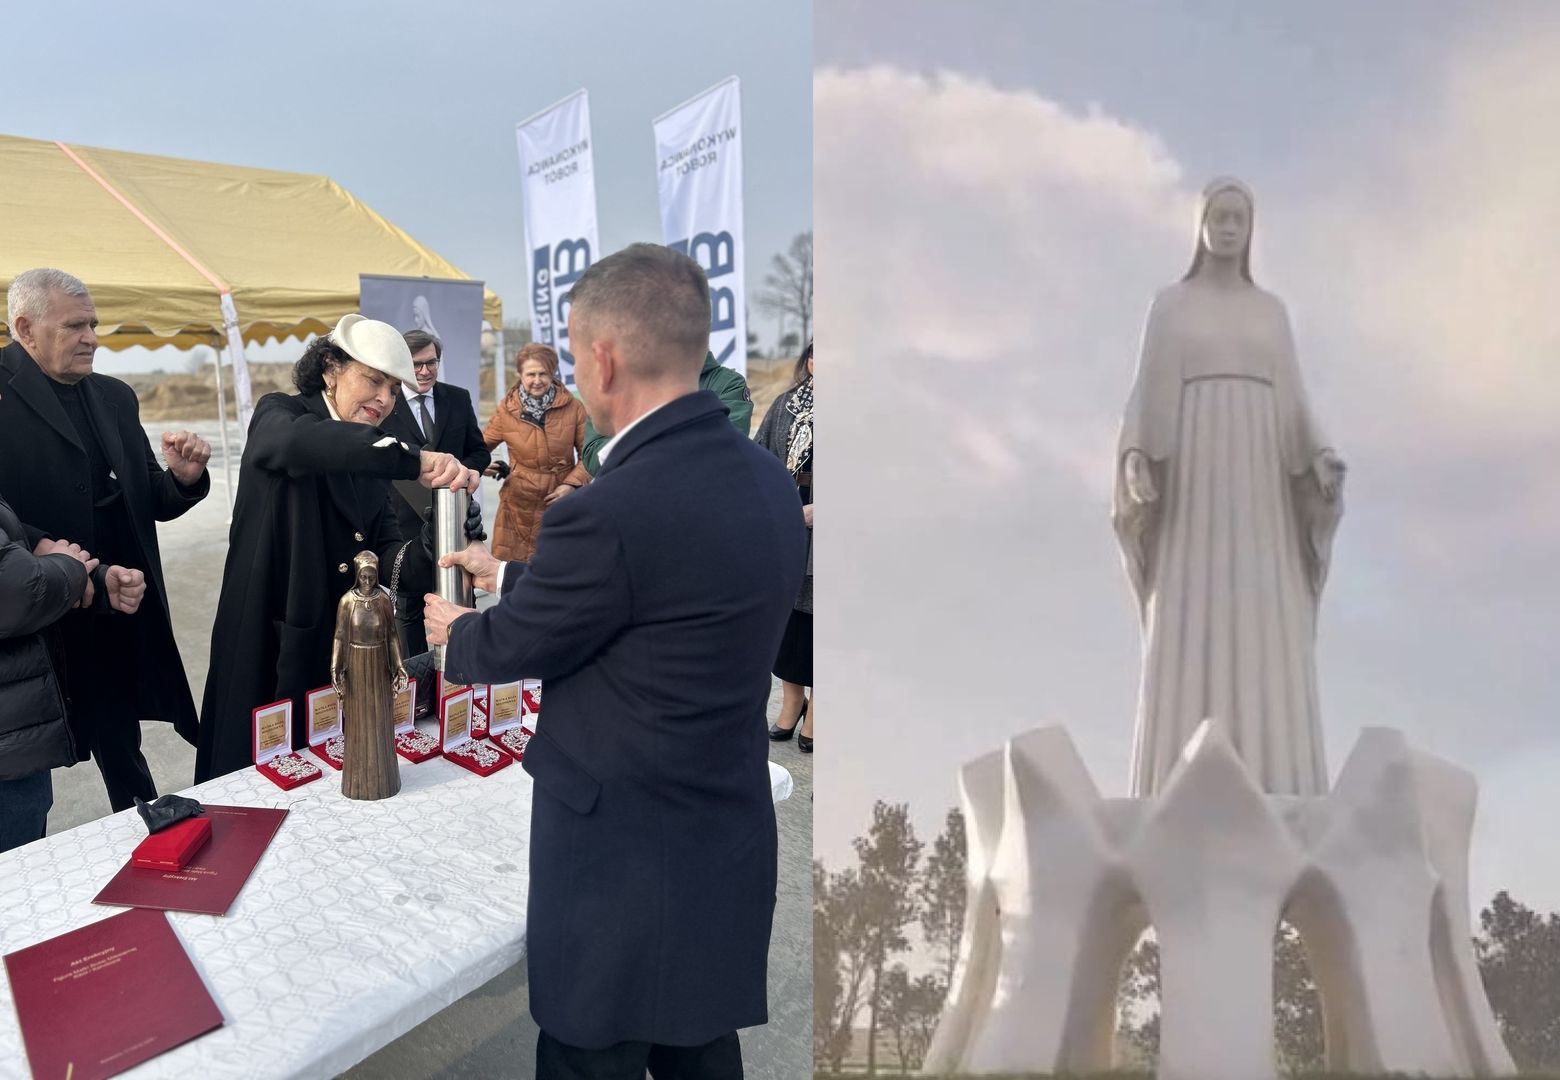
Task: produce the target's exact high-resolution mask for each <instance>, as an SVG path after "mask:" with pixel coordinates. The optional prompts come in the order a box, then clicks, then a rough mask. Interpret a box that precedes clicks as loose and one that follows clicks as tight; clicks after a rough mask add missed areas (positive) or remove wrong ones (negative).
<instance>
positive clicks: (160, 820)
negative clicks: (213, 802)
mask: <svg viewBox="0 0 1560 1080" xmlns="http://www.w3.org/2000/svg"><path fill="white" fill-rule="evenodd" d="M135 808H136V810H137V811H138V812H139V813H140V815H141V820H142V821H144V822H146V831H147V832H149V833H154V832H158V831H159V830H162V829H166V828H167V827H168V826H169V825H172V824H174V823H176V822H180V821H183V820H184V819H185V818H187V817H194V816H195V815H196V814H203V813H205V812H206V808H205V807H203V806H201V804H200V803H198V802H196V801H195V800H194V799H186V798H184V797H183V796H180V795H164V796H163V797H162V798H160V799H158V800H157V801H156V802H151V803H149V802H146V801H145V800H143V799H142V798H141V797H140V796H139V795H138V796H136V800H135Z"/></svg>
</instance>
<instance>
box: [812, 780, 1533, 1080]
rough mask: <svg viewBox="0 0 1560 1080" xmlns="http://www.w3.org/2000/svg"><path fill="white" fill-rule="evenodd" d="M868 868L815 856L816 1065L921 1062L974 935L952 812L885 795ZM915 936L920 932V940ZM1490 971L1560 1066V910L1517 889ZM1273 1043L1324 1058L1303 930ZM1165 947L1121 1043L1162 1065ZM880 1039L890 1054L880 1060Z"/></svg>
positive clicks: (1307, 1059) (1130, 965)
mask: <svg viewBox="0 0 1560 1080" xmlns="http://www.w3.org/2000/svg"><path fill="white" fill-rule="evenodd" d="M851 846H852V848H853V849H854V851H855V855H856V864H855V865H854V866H850V867H847V868H845V869H843V870H837V871H830V870H829V869H828V868H827V867H826V866H825V865H824V863H823V861H822V860H814V862H813V1061H814V1065H815V1067H816V1068H817V1069H818V1070H819V1071H827V1072H836V1073H837V1072H840V1071H841V1070H842V1069H843V1068H844V1067H845V1065H846V1063H847V1061H850V1062H851V1063H852V1064H856V1063H857V1062H856V1061H855V1059H854V1058H853V1050H854V1047H855V1042H856V1037H857V1035H856V1033H857V1032H858V1031H863V1033H864V1039H865V1046H864V1048H863V1057H864V1064H865V1069H866V1072H867V1074H868V1075H876V1074H877V1073H878V1072H879V1071H886V1070H891V1071H893V1072H898V1073H906V1072H909V1071H911V1070H914V1069H919V1068H920V1066H921V1062H922V1060H923V1059H924V1058H925V1055H926V1050H927V1047H928V1046H929V1045H930V1043H931V1040H932V1035H933V1034H934V1033H935V1032H936V1030H937V1021H938V1019H939V1017H940V1014H941V1012H942V1006H943V1001H944V999H945V998H946V997H947V994H948V987H949V985H950V983H951V982H952V980H953V975H954V968H955V965H956V963H957V960H958V955H959V943H960V939H961V937H962V935H963V932H964V909H965V903H966V885H965V824H964V816H963V814H962V813H961V812H960V811H959V810H957V809H954V810H950V811H949V812H948V814H947V817H946V818H945V819H944V823H943V828H942V831H941V832H940V833H939V834H938V835H937V836H936V837H935V838H934V839H933V841H932V843H931V847H930V849H928V848H927V845H926V844H925V843H924V842H923V841H921V840H920V839H918V838H917V837H916V835H915V829H914V827H913V826H912V824H911V822H910V808H909V807H908V805H906V804H903V803H899V804H889V803H885V802H881V801H880V802H878V803H876V804H875V805H874V806H873V808H872V821H871V824H870V826H869V827H868V829H867V831H866V834H865V835H863V836H858V837H857V838H856V839H855V840H853V841H852V842H851ZM913 939H914V940H913ZM1473 945H1474V954H1475V956H1476V958H1477V960H1478V964H1479V972H1480V974H1481V975H1482V976H1483V979H1484V987H1485V991H1486V993H1487V994H1488V995H1489V999H1490V1005H1491V1008H1492V1009H1493V1010H1494V1013H1495V1018H1496V1021H1497V1022H1498V1023H1499V1025H1500V1030H1501V1035H1502V1036H1503V1037H1504V1038H1505V1040H1506V1046H1507V1048H1508V1049H1509V1050H1510V1051H1511V1055H1512V1057H1513V1058H1514V1059H1515V1061H1516V1063H1517V1066H1518V1067H1519V1068H1521V1069H1524V1070H1534V1069H1551V1070H1553V1069H1560V914H1556V913H1550V914H1548V915H1544V914H1540V913H1539V912H1536V911H1534V910H1532V909H1531V908H1528V907H1527V906H1525V905H1524V904H1522V903H1520V902H1518V901H1516V900H1514V899H1513V898H1512V897H1511V896H1510V894H1509V893H1507V892H1506V891H1505V890H1502V891H1500V892H1499V893H1497V894H1496V895H1495V898H1494V899H1493V900H1492V901H1491V902H1490V904H1489V905H1488V906H1487V907H1485V908H1484V910H1483V911H1482V912H1480V915H1479V932H1478V933H1477V934H1476V935H1475V936H1474V939H1473ZM1273 948H1274V954H1273V990H1274V994H1273V1000H1274V1006H1273V1019H1274V1039H1275V1046H1276V1049H1277V1052H1278V1057H1279V1062H1280V1065H1281V1067H1282V1068H1283V1070H1284V1071H1285V1072H1286V1073H1298V1072H1308V1071H1316V1070H1320V1069H1322V1068H1323V1067H1324V1065H1325V1051H1326V1041H1325V1036H1324V1034H1323V1030H1322V1009H1321V998H1320V995H1319V994H1318V993H1317V989H1316V984H1315V982H1314V981H1313V980H1312V978H1311V973H1310V968H1309V965H1308V964H1307V962H1306V955H1305V946H1304V943H1303V942H1302V941H1301V939H1300V935H1299V933H1298V932H1297V931H1296V930H1295V929H1294V927H1292V926H1290V925H1289V924H1288V923H1281V924H1280V925H1279V927H1278V928H1277V931H1276V933H1275V935H1274V942H1273ZM1159 989H1160V984H1159V950H1158V946H1157V944H1156V943H1155V942H1154V940H1153V938H1152V936H1149V937H1145V939H1144V940H1142V941H1141V942H1139V943H1138V945H1137V947H1136V948H1134V949H1133V951H1132V953H1131V954H1130V955H1129V956H1128V958H1127V961H1126V963H1125V964H1124V965H1123V967H1122V972H1121V981H1120V987H1119V990H1118V994H1117V1016H1118V1030H1117V1037H1118V1045H1119V1046H1120V1048H1121V1050H1122V1051H1123V1055H1124V1056H1125V1057H1127V1058H1128V1059H1135V1060H1134V1061H1131V1063H1133V1064H1138V1065H1141V1066H1144V1067H1152V1065H1153V1063H1154V1060H1155V1058H1156V1057H1157V1056H1158V1049H1159ZM880 1046H881V1047H882V1049H883V1050H884V1051H885V1057H887V1058H888V1059H889V1060H880V1055H879V1048H880Z"/></svg>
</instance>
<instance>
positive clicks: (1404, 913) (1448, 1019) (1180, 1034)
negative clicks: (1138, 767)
mask: <svg viewBox="0 0 1560 1080" xmlns="http://www.w3.org/2000/svg"><path fill="white" fill-rule="evenodd" d="M960 789H961V792H962V797H963V802H964V815H965V821H966V823H967V827H968V833H967V835H968V838H969V839H968V858H967V866H968V878H969V903H968V907H967V909H966V914H965V927H964V937H963V942H962V945H961V949H960V957H959V962H958V967H957V970H956V972H955V975H954V980H953V985H952V987H951V989H950V990H949V993H948V998H947V1002H946V1004H945V1006H944V1009H943V1015H942V1019H941V1022H940V1023H939V1025H938V1029H937V1034H936V1037H935V1038H934V1039H933V1041H932V1044H931V1047H930V1049H929V1050H928V1052H927V1056H926V1061H925V1064H924V1066H923V1071H924V1072H927V1073H1016V1072H1042V1073H1049V1072H1072V1073H1078V1072H1090V1071H1095V1070H1105V1069H1109V1068H1110V1067H1111V1065H1112V1062H1111V1053H1112V1046H1113V1036H1114V1030H1115V1004H1116V990H1117V983H1118V979H1119V976H1120V972H1121V966H1122V963H1123V962H1124V961H1125V959H1126V957H1127V954H1128V952H1129V951H1130V950H1131V949H1132V947H1133V946H1134V945H1135V944H1136V942H1137V939H1138V937H1139V936H1140V935H1141V934H1142V932H1143V930H1144V929H1145V928H1147V927H1148V926H1152V927H1153V928H1154V931H1155V934H1156V936H1157V937H1158V941H1159V952H1160V974H1161V1001H1160V1044H1159V1069H1158V1077H1159V1080H1271V1078H1276V1077H1277V1075H1278V1068H1277V1061H1276V1056H1275V1050H1274V1039H1273V935H1274V932H1275V930H1276V929H1277V926H1278V923H1279V920H1280V919H1281V918H1284V919H1287V920H1288V921H1289V922H1290V923H1291V924H1292V925H1294V927H1295V928H1296V929H1297V930H1299V931H1300V935H1301V938H1302V939H1303V940H1304V942H1305V946H1306V950H1307V956H1308V957H1309V960H1310V965H1311V974H1312V977H1313V978H1314V979H1315V981H1316V984H1317V988H1318V990H1319V991H1320V993H1321V998H1322V1009H1323V1017H1324V1022H1325V1027H1326V1034H1327V1059H1328V1060H1327V1063H1328V1067H1329V1068H1330V1069H1332V1070H1336V1071H1344V1072H1376V1073H1379V1072H1390V1071H1398V1072H1404V1073H1409V1074H1423V1075H1428V1076H1508V1075H1514V1074H1515V1073H1516V1069H1515V1067H1514V1065H1513V1064H1512V1060H1511V1056H1510V1055H1509V1054H1508V1053H1507V1051H1506V1048H1505V1045H1504V1044H1503V1043H1502V1042H1501V1039H1500V1034H1499V1032H1498V1030H1497V1028H1496V1024H1495V1019H1494V1016H1493V1014H1492V1013H1491V1011H1490V1007H1489V1001H1488V999H1487V998H1486V997H1485V994H1484V987H1483V984H1482V982H1481V981H1480V978H1479V972H1478V968H1477V966H1476V964H1475V961H1474V956H1473V947H1472V944H1471V927H1470V923H1469V908H1468V884H1467V882H1468V846H1469V837H1470V834H1471V832H1472V828H1473V811H1474V803H1475V800H1476V795H1477V784H1476V783H1475V781H1474V779H1473V776H1472V775H1471V774H1469V773H1468V772H1467V771H1465V770H1463V769H1460V768H1458V767H1456V766H1454V765H1452V764H1450V763H1448V762H1445V761H1442V760H1440V759H1438V758H1435V757H1432V756H1430V755H1429V754H1425V753H1422V752H1420V751H1417V750H1414V749H1413V748H1412V747H1410V746H1409V745H1408V743H1407V741H1406V740H1405V739H1404V737H1403V735H1402V733H1401V732H1398V731H1395V730H1392V729H1390V728H1367V729H1365V731H1364V732H1363V733H1362V734H1361V735H1360V738H1359V741H1358V742H1357V743H1356V744H1355V747H1354V752H1353V753H1352V754H1351V755H1350V756H1349V759H1348V761H1347V762H1346V763H1345V765H1344V768H1343V772H1342V774H1341V775H1340V776H1339V778H1338V782H1337V785H1336V786H1335V787H1334V789H1333V790H1332V792H1331V793H1330V794H1327V795H1324V796H1320V797H1315V798H1299V797H1293V796H1277V795H1266V794H1263V792H1262V791H1261V790H1260V789H1259V788H1258V787H1257V785H1256V784H1255V783H1254V782H1253V781H1252V778H1251V776H1250V774H1249V773H1248V772H1247V770H1246V768H1245V766H1244V765H1243V764H1242V762H1241V760H1240V757H1239V755H1238V754H1237V753H1236V751H1235V749H1234V747H1233V746H1231V744H1230V742H1229V739H1228V738H1227V737H1226V735H1225V734H1224V732H1223V730H1222V729H1221V728H1220V726H1219V725H1218V724H1216V723H1213V722H1205V723H1204V724H1203V725H1202V726H1201V727H1200V728H1199V729H1198V730H1197V733H1196V735H1194V736H1193V738H1192V740H1191V742H1189V743H1188V744H1187V747H1186V749H1185V751H1184V752H1183V754H1182V759H1181V762H1180V763H1179V764H1178V765H1177V767H1176V771H1175V772H1174V774H1173V775H1172V776H1171V778H1170V780H1169V781H1168V783H1167V784H1166V786H1165V788H1164V790H1163V791H1162V792H1161V793H1160V794H1158V795H1156V796H1154V797H1152V798H1143V799H1102V798H1101V797H1100V795H1099V791H1098V790H1097V789H1096V787H1095V785H1094V782H1093V780H1092V779H1091V778H1090V776H1089V773H1088V771H1087V769H1086V768H1085V767H1084V764H1083V761H1082V759H1081V758H1080V757H1079V756H1078V752H1077V750H1076V749H1075V748H1074V746H1073V743H1072V740H1071V739H1070V738H1069V737H1068V735H1067V733H1066V731H1065V730H1064V729H1062V728H1060V727H1049V728H1042V729H1039V730H1036V731H1031V732H1029V733H1027V734H1024V735H1020V736H1018V737H1016V738H1014V739H1012V740H1010V741H1009V742H1008V743H1007V744H1006V746H1005V747H1004V749H1003V750H1001V751H999V752H996V753H992V754H987V755H985V756H983V757H980V758H977V759H976V760H974V761H972V762H970V763H969V764H968V765H966V766H965V767H964V769H963V770H962V771H961V774H960Z"/></svg>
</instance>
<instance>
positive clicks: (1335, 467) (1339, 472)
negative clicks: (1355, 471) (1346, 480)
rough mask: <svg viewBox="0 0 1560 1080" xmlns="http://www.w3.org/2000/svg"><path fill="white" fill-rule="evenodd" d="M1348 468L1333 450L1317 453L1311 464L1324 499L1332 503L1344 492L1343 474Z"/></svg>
mask: <svg viewBox="0 0 1560 1080" xmlns="http://www.w3.org/2000/svg"><path fill="white" fill-rule="evenodd" d="M1348 468H1349V467H1348V466H1347V465H1345V464H1344V463H1343V459H1342V458H1341V457H1339V456H1338V455H1337V454H1335V453H1333V452H1332V451H1331V450H1319V451H1317V454H1316V457H1315V459H1314V460H1313V461H1312V462H1311V471H1312V472H1313V473H1315V474H1316V483H1317V486H1318V487H1320V488H1321V489H1322V496H1323V498H1326V499H1327V500H1328V501H1331V500H1333V499H1336V498H1337V497H1338V494H1339V492H1341V491H1342V490H1343V474H1344V473H1345V472H1347V471H1348Z"/></svg>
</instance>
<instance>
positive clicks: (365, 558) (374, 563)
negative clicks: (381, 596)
mask: <svg viewBox="0 0 1560 1080" xmlns="http://www.w3.org/2000/svg"><path fill="white" fill-rule="evenodd" d="M352 566H353V567H354V569H356V571H357V588H358V592H360V593H364V594H368V593H371V592H373V591H374V589H375V587H376V586H378V584H379V556H378V555H375V554H374V553H373V552H372V551H360V552H358V553H357V556H356V557H355V558H353V560H352Z"/></svg>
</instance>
